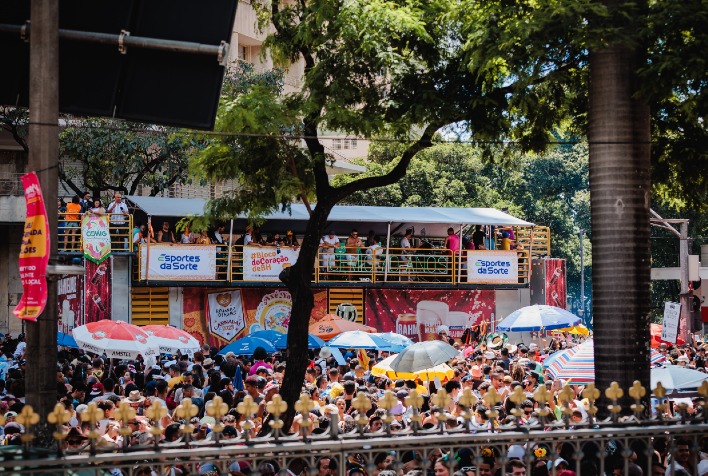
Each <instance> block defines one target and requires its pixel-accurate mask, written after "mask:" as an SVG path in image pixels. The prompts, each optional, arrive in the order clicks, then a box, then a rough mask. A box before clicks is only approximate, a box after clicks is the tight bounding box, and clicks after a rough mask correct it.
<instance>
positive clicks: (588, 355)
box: [543, 339, 666, 385]
mask: <svg viewBox="0 0 708 476" xmlns="http://www.w3.org/2000/svg"><path fill="white" fill-rule="evenodd" d="M665 359H666V357H664V356H663V355H661V354H660V353H659V352H656V351H655V350H652V351H651V365H655V364H658V363H660V362H661V361H663V360H665ZM543 367H544V368H546V369H547V371H548V373H549V374H550V375H551V377H553V378H554V379H563V380H565V381H567V383H569V384H574V385H587V384H590V383H593V382H594V381H595V344H594V341H593V340H592V339H588V340H586V341H585V342H583V343H582V344H580V345H577V346H575V347H571V348H570V349H565V350H561V351H559V352H556V353H555V354H553V355H551V356H549V357H547V358H546V360H544V361H543Z"/></svg>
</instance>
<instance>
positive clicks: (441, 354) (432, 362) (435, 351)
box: [391, 340, 459, 373]
mask: <svg viewBox="0 0 708 476" xmlns="http://www.w3.org/2000/svg"><path fill="white" fill-rule="evenodd" d="M458 354H459V351H458V350H457V349H455V348H454V347H453V346H451V345H450V344H448V343H447V342H443V341H441V340H426V341H423V342H416V343H415V344H413V345H410V346H408V347H406V348H405V349H404V350H403V351H401V353H400V354H398V355H397V356H396V358H395V359H393V361H391V368H392V369H393V370H395V371H396V372H411V373H413V372H417V371H418V370H423V369H429V368H432V367H435V366H436V365H438V364H442V363H445V362H447V361H448V360H450V359H452V358H454V357H456V356H457V355H458Z"/></svg>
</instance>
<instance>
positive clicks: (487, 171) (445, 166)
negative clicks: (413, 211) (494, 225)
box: [334, 143, 592, 311]
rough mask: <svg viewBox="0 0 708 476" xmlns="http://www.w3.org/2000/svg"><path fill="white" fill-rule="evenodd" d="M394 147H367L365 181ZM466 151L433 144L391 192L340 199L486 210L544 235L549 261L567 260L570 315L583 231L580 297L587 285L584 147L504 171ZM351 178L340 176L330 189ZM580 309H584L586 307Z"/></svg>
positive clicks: (531, 157) (380, 169)
mask: <svg viewBox="0 0 708 476" xmlns="http://www.w3.org/2000/svg"><path fill="white" fill-rule="evenodd" d="M399 152H400V147H397V146H392V145H390V144H386V143H374V144H373V146H372V147H371V149H370V152H369V157H368V158H367V160H361V161H359V163H360V164H362V165H365V166H366V167H367V171H366V174H367V175H374V176H376V175H381V174H383V173H385V172H386V171H387V169H388V168H389V167H390V163H391V161H392V160H393V159H394V157H395V154H397V153H399ZM482 156H483V153H482V151H481V150H480V149H479V148H478V147H475V146H473V145H467V144H457V143H439V144H436V145H434V146H433V147H431V148H429V149H427V150H424V151H422V152H420V153H419V154H418V155H416V156H415V157H414V158H413V160H411V164H410V166H409V167H408V173H407V174H406V176H405V177H404V178H402V179H401V180H399V181H398V182H397V183H395V184H393V185H389V186H387V187H383V188H380V189H375V190H372V191H366V192H364V191H362V192H356V193H354V194H353V195H352V196H351V197H349V198H347V199H346V200H345V203H348V204H352V205H377V206H410V207H418V206H420V207H425V206H433V207H493V208H498V209H506V210H508V211H509V213H511V214H514V215H516V216H519V217H521V218H523V219H524V220H528V221H531V222H533V223H536V224H537V225H542V226H548V227H550V229H551V233H552V235H551V249H552V251H551V253H552V256H553V257H556V258H563V259H565V260H566V261H567V272H568V292H569V295H570V297H571V304H572V306H573V308H577V307H578V305H579V299H580V239H579V235H578V233H579V231H580V230H584V231H585V237H584V252H585V279H586V283H585V286H586V292H585V293H586V297H588V298H589V297H590V289H591V283H592V274H591V269H592V268H591V263H592V253H591V245H590V240H589V236H590V192H589V188H588V152H587V146H586V145H585V144H578V145H575V146H557V147H554V148H553V149H551V150H549V151H548V152H544V153H539V154H519V158H518V159H517V160H516V161H514V162H512V163H510V164H508V165H507V166H501V165H499V164H495V163H491V162H489V161H485V160H483V158H482ZM352 180H354V178H353V177H351V176H347V175H342V176H338V177H336V178H335V180H334V182H335V183H346V182H350V181H352ZM587 310H588V311H589V310H590V307H589V306H588V308H587Z"/></svg>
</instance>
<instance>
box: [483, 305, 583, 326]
mask: <svg viewBox="0 0 708 476" xmlns="http://www.w3.org/2000/svg"><path fill="white" fill-rule="evenodd" d="M581 322H582V319H580V318H579V317H578V316H576V315H575V314H573V313H572V312H568V311H566V310H565V309H561V308H559V307H555V306H546V305H541V304H535V305H533V306H526V307H522V308H521V309H517V310H516V311H514V312H512V313H511V314H509V315H508V316H506V318H504V320H503V321H501V322H500V323H499V325H498V326H497V330H499V331H504V332H529V331H540V330H548V331H550V330H553V329H564V328H567V327H573V326H575V325H578V324H580V323H581Z"/></svg>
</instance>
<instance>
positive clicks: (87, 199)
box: [79, 192, 93, 213]
mask: <svg viewBox="0 0 708 476" xmlns="http://www.w3.org/2000/svg"><path fill="white" fill-rule="evenodd" d="M81 197H82V198H81V201H80V202H79V204H80V205H81V213H86V212H87V211H89V209H90V208H91V207H92V206H93V200H91V192H84V193H83V195H81Z"/></svg>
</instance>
